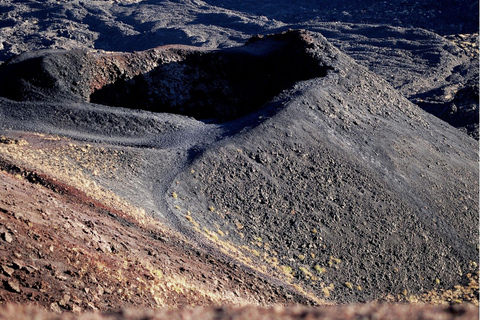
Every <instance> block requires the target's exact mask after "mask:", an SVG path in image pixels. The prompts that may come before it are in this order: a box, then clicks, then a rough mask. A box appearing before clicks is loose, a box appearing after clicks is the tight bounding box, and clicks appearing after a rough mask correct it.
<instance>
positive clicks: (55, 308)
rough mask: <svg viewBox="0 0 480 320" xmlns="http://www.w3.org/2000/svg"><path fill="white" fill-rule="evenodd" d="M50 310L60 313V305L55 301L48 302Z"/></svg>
mask: <svg viewBox="0 0 480 320" xmlns="http://www.w3.org/2000/svg"><path fill="white" fill-rule="evenodd" d="M50 310H52V311H53V312H55V313H62V309H60V306H59V305H58V304H57V303H56V302H52V303H51V304H50Z"/></svg>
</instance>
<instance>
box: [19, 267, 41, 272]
mask: <svg viewBox="0 0 480 320" xmlns="http://www.w3.org/2000/svg"><path fill="white" fill-rule="evenodd" d="M22 270H25V272H26V273H28V274H31V273H34V272H35V271H37V270H38V269H37V268H35V267H32V266H25V267H23V268H22Z"/></svg>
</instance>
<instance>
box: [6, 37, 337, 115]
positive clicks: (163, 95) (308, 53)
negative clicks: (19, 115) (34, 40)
mask: <svg viewBox="0 0 480 320" xmlns="http://www.w3.org/2000/svg"><path fill="white" fill-rule="evenodd" d="M312 45H313V44H312V42H311V39H309V38H308V36H307V35H306V34H305V33H304V32H302V31H289V32H285V33H282V34H278V35H272V36H267V37H265V38H264V37H256V38H252V39H251V40H250V41H249V42H248V43H247V44H246V45H245V46H243V47H238V48H231V49H227V50H223V51H207V50H201V49H198V48H193V47H187V46H165V47H159V48H154V49H150V50H147V51H143V52H138V53H103V52H102V53H97V52H88V51H68V52H59V51H41V52H38V53H36V54H25V55H22V56H20V57H17V58H15V59H12V60H11V61H9V62H8V63H7V64H6V65H4V66H3V67H2V69H1V71H0V78H1V79H2V80H3V83H2V84H1V85H0V88H1V89H0V94H1V95H3V96H5V97H7V98H10V99H13V100H20V101H45V102H47V101H50V102H58V101H62V100H67V101H84V102H88V101H89V102H92V103H98V104H104V105H110V106H118V107H124V108H133V109H144V110H149V111H154V112H170V113H179V114H184V115H189V116H193V117H195V118H199V119H205V118H219V119H223V120H225V119H232V118H236V117H238V116H241V115H245V114H246V113H248V112H250V111H252V110H254V109H257V108H259V107H260V106H262V105H263V104H264V103H266V102H268V100H269V99H271V98H272V97H274V96H275V95H277V94H278V93H280V92H281V91H282V90H284V89H287V88H289V87H291V86H292V85H293V84H294V83H296V82H298V81H301V80H307V79H311V78H316V77H322V76H324V75H325V74H326V72H327V70H328V69H329V68H330V67H329V66H328V65H325V64H324V63H323V62H321V61H318V60H317V59H315V58H314V57H313V55H312V52H313V51H312V48H311V47H312Z"/></svg>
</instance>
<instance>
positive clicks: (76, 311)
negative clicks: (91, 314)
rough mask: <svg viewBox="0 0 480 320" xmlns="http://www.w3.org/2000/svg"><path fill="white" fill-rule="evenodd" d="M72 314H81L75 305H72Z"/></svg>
mask: <svg viewBox="0 0 480 320" xmlns="http://www.w3.org/2000/svg"><path fill="white" fill-rule="evenodd" d="M72 312H73V313H75V314H80V313H81V312H82V308H80V307H79V306H77V305H76V304H74V305H73V306H72Z"/></svg>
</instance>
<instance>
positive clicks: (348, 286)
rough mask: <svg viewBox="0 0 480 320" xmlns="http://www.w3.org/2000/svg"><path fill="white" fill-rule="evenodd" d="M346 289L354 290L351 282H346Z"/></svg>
mask: <svg viewBox="0 0 480 320" xmlns="http://www.w3.org/2000/svg"><path fill="white" fill-rule="evenodd" d="M345 287H347V288H348V289H353V284H352V283H351V282H348V281H347V282H345Z"/></svg>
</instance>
